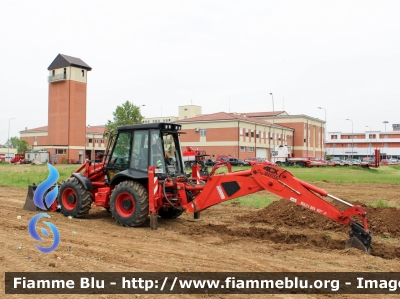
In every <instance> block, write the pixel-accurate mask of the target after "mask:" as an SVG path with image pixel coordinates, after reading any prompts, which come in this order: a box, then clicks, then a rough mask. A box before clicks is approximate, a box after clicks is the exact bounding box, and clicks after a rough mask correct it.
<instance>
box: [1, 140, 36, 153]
mask: <svg viewBox="0 0 400 299" xmlns="http://www.w3.org/2000/svg"><path fill="white" fill-rule="evenodd" d="M3 147H6V148H7V147H10V148H16V149H17V152H18V154H23V153H25V152H27V151H30V150H31V147H30V146H29V144H28V142H27V141H26V140H24V139H20V138H18V137H16V136H15V137H11V138H10V139H9V140H7V141H6V143H5V144H4V145H3Z"/></svg>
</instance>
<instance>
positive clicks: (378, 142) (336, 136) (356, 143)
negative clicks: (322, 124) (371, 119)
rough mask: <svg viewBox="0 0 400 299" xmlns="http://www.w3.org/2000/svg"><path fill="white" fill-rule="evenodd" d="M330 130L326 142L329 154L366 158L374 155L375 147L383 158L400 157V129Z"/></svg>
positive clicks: (340, 156) (341, 156)
mask: <svg viewBox="0 0 400 299" xmlns="http://www.w3.org/2000/svg"><path fill="white" fill-rule="evenodd" d="M395 126H396V125H393V131H386V132H385V131H384V132H382V131H374V130H371V131H370V130H368V131H365V132H350V133H349V132H329V133H328V140H327V142H326V152H327V155H330V156H333V157H339V158H351V157H353V158H356V159H358V158H364V157H368V156H372V155H373V154H374V150H375V149H379V150H380V152H381V158H382V159H385V158H398V157H400V131H397V130H396V127H395Z"/></svg>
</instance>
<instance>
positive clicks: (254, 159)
mask: <svg viewBox="0 0 400 299" xmlns="http://www.w3.org/2000/svg"><path fill="white" fill-rule="evenodd" d="M244 162H247V163H249V165H254V164H257V158H255V157H253V158H246V159H244Z"/></svg>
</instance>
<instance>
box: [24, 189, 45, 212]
mask: <svg viewBox="0 0 400 299" xmlns="http://www.w3.org/2000/svg"><path fill="white" fill-rule="evenodd" d="M36 187H37V186H36V185H33V186H32V185H29V186H28V194H27V195H26V199H25V204H24V207H23V209H24V210H27V211H32V212H36V211H41V210H40V209H39V208H38V207H37V206H36V205H35V203H34V202H33V193H34V191H35V190H36Z"/></svg>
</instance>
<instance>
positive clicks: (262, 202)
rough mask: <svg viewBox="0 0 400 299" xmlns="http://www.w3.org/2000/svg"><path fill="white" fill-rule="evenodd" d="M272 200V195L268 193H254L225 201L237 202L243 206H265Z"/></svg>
mask: <svg viewBox="0 0 400 299" xmlns="http://www.w3.org/2000/svg"><path fill="white" fill-rule="evenodd" d="M274 201H275V199H274V198H273V197H272V196H269V195H268V194H265V193H263V194H260V193H254V194H250V195H246V196H243V197H241V198H235V199H232V200H230V201H227V203H231V202H239V203H240V204H241V205H244V206H250V207H256V208H265V207H266V206H268V205H270V204H271V203H273V202H274Z"/></svg>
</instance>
